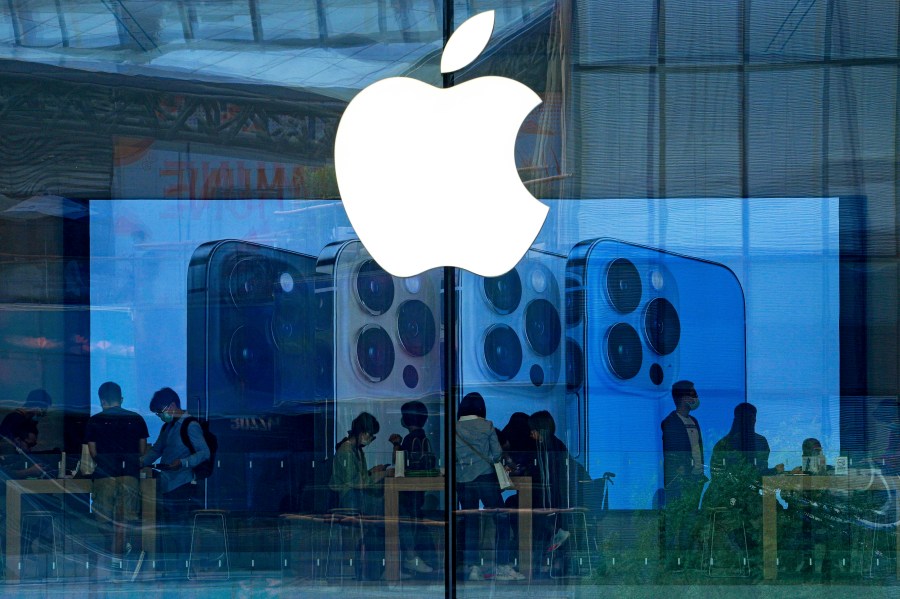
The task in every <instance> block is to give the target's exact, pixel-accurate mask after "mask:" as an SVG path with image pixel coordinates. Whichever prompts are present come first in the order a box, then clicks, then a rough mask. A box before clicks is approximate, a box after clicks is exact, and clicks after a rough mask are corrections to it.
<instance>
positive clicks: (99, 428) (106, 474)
mask: <svg viewBox="0 0 900 599" xmlns="http://www.w3.org/2000/svg"><path fill="white" fill-rule="evenodd" d="M97 395H98V397H99V398H100V407H101V408H102V411H101V412H99V413H98V414H94V415H93V416H91V418H90V419H89V420H88V424H87V434H86V435H85V441H86V442H87V444H88V449H89V450H90V452H91V457H92V458H93V459H94V462H95V464H96V466H95V468H94V508H93V509H94V513H95V514H97V518H98V519H99V521H100V522H101V525H102V527H103V528H105V529H107V534H109V533H110V532H111V533H112V534H111V536H112V543H111V545H112V556H113V559H114V562H113V566H114V567H116V566H118V567H119V568H120V569H121V568H124V564H123V562H122V559H123V558H127V557H128V556H129V555H130V554H131V551H132V543H131V541H132V535H131V532H132V531H134V530H135V529H136V525H137V523H138V518H139V508H140V497H141V492H140V484H139V480H138V478H139V476H140V470H141V458H142V457H143V455H144V454H145V453H146V452H147V438H148V437H150V433H149V432H148V431H147V423H146V422H145V421H144V419H143V417H142V416H141V415H140V414H138V413H136V412H132V411H130V410H126V409H124V408H123V407H122V388H121V387H119V385H117V384H116V383H114V382H112V381H107V382H105V383H103V384H102V385H100V388H99V389H98V390H97ZM110 528H111V531H110V530H109V529H110Z"/></svg>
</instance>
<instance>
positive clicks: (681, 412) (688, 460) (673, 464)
mask: <svg viewBox="0 0 900 599" xmlns="http://www.w3.org/2000/svg"><path fill="white" fill-rule="evenodd" d="M672 400H673V401H674V402H675V409H674V410H673V411H672V412H671V413H670V414H669V415H668V416H666V418H665V419H664V420H663V421H662V424H661V428H662V450H663V486H664V494H665V508H666V511H665V513H664V514H663V515H662V518H661V519H660V522H661V523H662V528H663V530H662V536H663V537H664V540H665V542H664V549H665V566H666V567H669V568H676V569H680V568H683V567H684V566H685V561H686V560H687V559H688V552H689V551H692V550H693V549H694V547H695V546H696V545H697V544H696V543H695V542H694V541H695V540H696V539H695V537H696V527H697V508H698V506H699V504H700V497H701V496H702V494H703V486H704V485H705V484H706V481H707V478H706V475H705V474H704V464H703V435H702V434H701V432H700V423H699V421H698V420H697V419H696V418H695V417H693V416H691V412H692V411H695V410H696V409H697V408H699V407H700V396H699V394H698V393H697V390H696V389H695V388H694V383H693V382H691V381H687V380H682V381H678V382H676V383H674V384H673V385H672Z"/></svg>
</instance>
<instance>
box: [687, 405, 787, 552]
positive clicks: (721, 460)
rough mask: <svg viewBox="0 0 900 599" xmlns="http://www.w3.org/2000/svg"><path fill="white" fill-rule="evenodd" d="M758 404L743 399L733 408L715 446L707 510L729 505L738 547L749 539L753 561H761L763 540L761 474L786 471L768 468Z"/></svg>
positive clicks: (731, 534) (778, 468)
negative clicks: (724, 432)
mask: <svg viewBox="0 0 900 599" xmlns="http://www.w3.org/2000/svg"><path fill="white" fill-rule="evenodd" d="M756 419H757V409H756V406H754V405H752V404H750V403H748V402H743V403H739V404H738V405H736V406H735V407H734V419H733V420H732V423H731V430H729V431H728V434H727V435H725V436H724V437H722V438H721V439H720V440H719V441H718V442H717V443H716V444H715V446H713V452H712V457H711V458H710V466H709V468H710V475H711V481H710V485H709V489H708V491H707V494H706V496H705V497H704V500H703V506H704V509H707V508H726V509H727V512H726V513H727V514H728V515H730V516H731V518H730V519H729V520H728V522H731V523H732V526H731V529H730V530H729V531H728V534H729V535H730V538H731V539H732V541H733V543H734V544H735V545H736V546H741V545H743V539H746V544H747V551H748V552H749V553H751V554H753V558H752V560H751V561H753V562H757V563H758V557H759V556H758V555H756V554H757V553H758V550H759V549H760V547H761V542H762V496H761V495H760V491H761V489H762V477H763V476H769V475H772V474H776V473H781V472H784V464H777V465H776V466H775V467H773V468H769V454H770V449H769V442H768V441H767V440H766V438H765V437H764V436H762V435H761V434H759V433H758V432H756Z"/></svg>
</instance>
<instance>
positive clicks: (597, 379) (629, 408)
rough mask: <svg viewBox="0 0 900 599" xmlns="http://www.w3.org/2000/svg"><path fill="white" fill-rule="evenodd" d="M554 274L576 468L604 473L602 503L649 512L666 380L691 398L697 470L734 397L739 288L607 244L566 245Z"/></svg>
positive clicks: (659, 256)
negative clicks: (562, 294) (578, 406)
mask: <svg viewBox="0 0 900 599" xmlns="http://www.w3.org/2000/svg"><path fill="white" fill-rule="evenodd" d="M565 276H566V283H565V287H566V307H567V309H566V315H567V316H566V327H565V329H566V333H565V335H566V343H567V354H568V357H567V369H568V376H567V387H568V392H569V394H570V396H571V395H577V396H578V398H579V401H580V402H582V403H583V405H584V413H585V433H586V440H585V443H586V456H585V463H586V466H587V467H588V470H589V472H590V474H591V476H592V477H597V476H600V475H601V474H602V473H603V472H605V471H610V472H614V473H615V474H616V483H615V487H614V490H613V492H611V493H610V506H611V507H613V508H616V509H649V508H651V507H655V506H657V505H658V501H659V498H660V496H661V495H660V489H661V488H662V486H663V482H662V480H663V479H662V472H663V462H662V460H663V454H662V433H661V429H660V423H661V422H662V420H663V419H664V418H665V417H666V416H667V415H668V414H669V413H670V412H671V411H672V410H674V409H675V405H674V402H673V400H672V394H671V389H672V384H673V383H675V382H676V381H679V380H690V381H693V383H694V385H695V387H696V389H697V392H698V393H699V396H700V400H701V404H700V407H699V409H697V410H695V411H694V412H692V415H693V416H695V417H696V418H697V419H698V421H699V423H700V429H701V433H702V439H703V448H704V454H705V458H704V463H705V465H706V468H707V471H708V466H709V457H710V454H711V453H712V447H713V445H714V444H715V443H716V442H717V441H718V440H719V439H720V438H722V437H723V436H724V435H725V434H726V433H727V432H728V431H729V429H730V426H731V422H732V418H733V409H734V406H735V405H736V404H738V403H740V402H743V401H745V397H746V338H745V337H746V333H745V314H744V295H743V290H742V288H741V285H740V283H739V281H738V279H737V278H736V276H735V275H734V273H733V272H731V270H729V269H728V268H727V267H725V266H723V265H722V264H718V263H715V262H711V261H708V260H701V259H699V258H693V257H690V256H683V255H679V254H675V253H671V252H667V251H663V250H660V249H656V248H651V247H646V246H641V245H636V244H631V243H627V242H624V241H619V240H615V239H594V240H589V241H583V242H581V243H578V244H577V245H576V246H575V247H574V248H573V249H572V251H571V252H570V255H569V259H568V266H567V269H566V275H565Z"/></svg>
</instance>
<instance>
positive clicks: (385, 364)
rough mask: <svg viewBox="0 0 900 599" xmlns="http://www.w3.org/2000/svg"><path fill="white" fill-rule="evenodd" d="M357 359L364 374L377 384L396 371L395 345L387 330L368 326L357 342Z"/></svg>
mask: <svg viewBox="0 0 900 599" xmlns="http://www.w3.org/2000/svg"><path fill="white" fill-rule="evenodd" d="M356 359H357V361H358V362H359V366H360V368H362V369H363V372H365V373H366V375H367V376H368V377H369V378H370V379H372V380H373V381H375V382H379V381H383V380H384V379H386V378H387V377H388V375H390V374H391V370H393V369H394V344H393V343H391V338H390V336H389V335H388V334H387V333H386V332H385V330H384V329H383V328H381V327H379V326H377V325H368V326H366V327H365V328H363V330H362V331H361V332H360V334H359V338H358V339H357V340H356Z"/></svg>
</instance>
